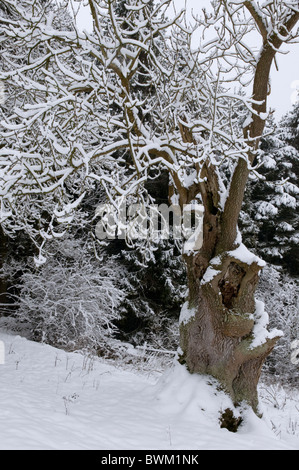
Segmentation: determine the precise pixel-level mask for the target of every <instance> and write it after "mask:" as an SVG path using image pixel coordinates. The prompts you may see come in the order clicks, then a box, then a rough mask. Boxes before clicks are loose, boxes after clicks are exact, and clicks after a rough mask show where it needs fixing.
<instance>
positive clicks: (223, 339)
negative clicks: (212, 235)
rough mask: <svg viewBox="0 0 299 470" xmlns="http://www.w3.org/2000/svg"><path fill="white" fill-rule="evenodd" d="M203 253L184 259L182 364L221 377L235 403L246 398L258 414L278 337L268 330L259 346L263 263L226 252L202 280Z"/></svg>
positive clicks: (199, 371)
mask: <svg viewBox="0 0 299 470" xmlns="http://www.w3.org/2000/svg"><path fill="white" fill-rule="evenodd" d="M200 256H202V254H198V255H197V256H186V257H185V260H186V264H187V269H188V279H189V297H188V300H187V303H186V304H185V306H184V315H183V316H182V318H181V324H180V338H181V342H180V347H181V355H180V362H181V363H182V364H186V366H187V368H188V370H189V371H190V372H191V373H199V374H205V375H211V376H212V377H214V378H216V379H217V380H218V381H219V383H220V384H221V385H222V386H223V389H224V390H225V391H226V392H227V393H229V395H230V396H231V398H232V400H233V402H234V403H235V405H236V406H237V405H239V404H241V402H243V401H246V402H247V403H248V404H249V405H250V406H251V407H252V408H253V409H254V411H255V412H256V413H257V414H258V395H257V385H258V382H259V378H260V373H261V368H262V365H263V363H264V361H265V359H266V357H267V356H268V355H269V354H270V352H271V351H272V349H273V348H274V346H275V344H276V342H277V340H278V339H279V335H275V336H273V335H267V334H266V332H265V339H264V341H262V342H260V343H257V344H256V345H254V340H255V335H254V327H255V325H256V322H257V318H256V315H255V313H256V302H255V298H254V293H255V289H256V286H257V283H258V280H259V272H260V270H261V265H260V263H259V262H258V260H256V259H255V258H253V261H252V262H244V261H240V259H238V258H237V257H236V256H235V255H234V252H233V251H232V252H231V253H229V252H226V253H223V254H222V255H221V256H219V257H217V258H215V259H214V261H212V263H210V265H209V268H208V270H206V272H205V275H204V276H203V277H202V278H201V279H200V278H199V277H198V259H197V258H198V257H200ZM186 312H187V314H186ZM267 336H268V337H267Z"/></svg>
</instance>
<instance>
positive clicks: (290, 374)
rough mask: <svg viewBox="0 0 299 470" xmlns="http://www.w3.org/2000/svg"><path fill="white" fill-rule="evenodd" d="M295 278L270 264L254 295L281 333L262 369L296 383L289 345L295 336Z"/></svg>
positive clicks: (298, 371) (298, 320)
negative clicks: (263, 305)
mask: <svg viewBox="0 0 299 470" xmlns="http://www.w3.org/2000/svg"><path fill="white" fill-rule="evenodd" d="M298 287H299V286H298V279H296V278H295V279H294V278H291V277H290V276H289V275H287V274H285V273H283V272H280V271H279V270H277V268H275V267H274V266H271V265H270V266H268V267H267V268H265V270H264V272H263V274H262V277H261V281H260V284H259V289H258V292H257V296H258V297H259V298H260V299H261V300H262V301H263V302H264V303H265V306H266V311H267V312H268V313H269V315H270V318H271V326H275V327H278V328H279V329H281V330H282V331H283V333H284V336H283V337H282V338H281V339H280V340H279V342H278V344H277V346H276V348H275V350H274V351H273V353H272V354H271V355H270V357H269V359H268V360H267V363H266V367H265V371H266V372H267V374H269V376H271V375H272V376H274V377H276V378H277V379H279V381H280V382H282V383H289V384H292V385H296V386H297V385H298V383H299V367H298V364H295V363H294V361H292V344H293V342H294V341H298V339H299V316H298V309H299V289H298Z"/></svg>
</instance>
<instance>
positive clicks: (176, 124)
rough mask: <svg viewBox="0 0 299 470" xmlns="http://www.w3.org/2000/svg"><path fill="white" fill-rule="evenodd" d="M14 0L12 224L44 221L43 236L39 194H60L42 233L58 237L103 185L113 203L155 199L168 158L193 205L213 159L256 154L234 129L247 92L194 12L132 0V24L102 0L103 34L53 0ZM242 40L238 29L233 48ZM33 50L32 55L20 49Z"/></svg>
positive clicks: (96, 6)
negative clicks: (72, 18) (195, 23)
mask: <svg viewBox="0 0 299 470" xmlns="http://www.w3.org/2000/svg"><path fill="white" fill-rule="evenodd" d="M6 3H7V4H8V5H9V6H10V7H11V8H12V9H13V11H14V14H15V18H16V19H15V20H11V19H9V20H6V19H5V16H2V18H0V19H1V24H2V30H3V36H2V44H3V48H5V53H4V54H3V55H2V60H1V69H2V72H1V76H0V78H1V79H2V80H3V81H4V82H5V84H6V87H7V93H8V96H9V97H12V96H13V97H15V96H18V99H15V103H14V106H11V107H10V108H9V109H8V110H5V111H6V112H4V115H3V119H2V121H1V126H2V136H3V146H2V148H1V150H0V156H1V188H0V195H1V201H2V205H1V221H2V223H3V224H5V225H6V226H7V227H11V225H15V224H18V225H19V226H21V227H22V228H24V229H26V230H28V229H29V228H30V227H31V228H32V227H33V228H32V230H33V234H34V229H36V227H34V222H33V221H34V220H36V219H38V211H37V212H36V213H35V211H34V208H35V203H34V201H35V200H36V199H37V200H39V197H40V198H42V199H43V201H45V200H46V199H47V198H49V197H50V201H51V204H52V207H51V208H50V213H51V215H52V218H51V220H50V221H49V222H48V223H46V224H45V225H46V228H45V229H43V230H44V231H43V232H42V236H43V238H47V237H50V236H55V233H56V230H55V229H56V226H57V223H65V222H69V221H70V218H71V216H72V214H73V212H74V210H75V209H76V208H77V207H78V205H79V204H80V202H81V201H82V197H84V192H85V191H86V190H89V189H90V188H91V187H92V186H93V184H94V181H97V182H99V183H100V184H101V185H102V186H103V187H104V188H105V190H106V191H107V193H108V194H109V197H110V199H111V200H112V199H113V200H114V201H120V200H121V201H123V200H124V199H125V198H127V197H128V195H130V194H135V200H136V198H137V200H139V201H141V202H145V203H148V202H149V201H150V200H151V199H150V197H149V195H148V193H147V191H146V190H145V189H144V182H145V181H146V180H147V179H148V177H149V172H150V171H151V169H152V168H157V167H159V166H160V165H162V164H163V166H164V167H166V168H167V169H168V171H169V172H170V175H171V178H172V181H173V185H174V187H175V188H176V189H175V191H176V192H178V193H179V194H180V199H181V203H187V202H189V201H190V200H192V199H193V198H194V197H195V196H196V194H197V193H198V192H199V188H200V181H201V169H202V165H203V163H204V162H206V161H209V162H210V163H213V164H216V165H219V164H221V162H222V161H223V159H225V158H232V159H236V158H239V157H240V156H241V157H242V158H245V159H246V158H247V157H246V151H247V146H246V145H245V144H244V142H243V139H242V138H241V137H242V133H241V134H240V128H239V131H237V128H236V133H235V131H234V128H235V127H236V123H237V121H238V120H239V118H240V116H239V115H238V119H237V114H238V113H236V112H235V111H236V110H237V109H239V103H240V102H244V101H245V99H244V98H241V97H240V96H235V95H232V93H231V92H229V91H228V90H226V89H225V86H224V84H225V80H224V82H223V77H222V75H226V73H227V71H226V70H225V68H224V66H222V67H220V71H219V73H218V72H217V73H216V75H215V74H214V72H213V70H212V69H213V63H214V62H215V60H216V58H217V57H216V58H215V57H214V55H215V54H216V52H217V51H218V53H219V57H218V60H220V59H221V56H222V55H223V51H222V52H219V48H218V45H217V44H216V45H215V44H214V43H213V45H211V44H210V43H209V41H208V42H207V44H206V45H205V46H200V48H199V49H197V50H193V48H192V47H191V42H192V32H193V31H192V30H190V29H187V26H186V24H185V23H184V18H183V15H182V14H179V15H177V17H176V18H175V19H174V20H171V21H169V20H167V18H166V16H165V13H164V12H165V10H166V9H167V7H168V6H169V3H170V2H169V1H163V2H162V3H161V4H159V5H158V6H156V7H155V8H153V7H152V5H150V4H149V3H148V2H142V1H140V0H131V1H129V2H128V4H127V6H126V9H127V11H128V14H127V18H126V21H125V22H124V21H123V18H122V17H120V16H118V13H117V10H116V11H115V9H114V2H112V1H111V0H105V1H94V0H92V1H90V2H89V5H90V9H91V13H92V16H93V21H94V31H93V32H92V33H88V32H84V33H82V32H80V31H78V29H77V28H76V26H74V25H73V26H72V27H69V28H68V29H66V28H63V27H62V26H61V24H58V25H57V22H56V21H55V18H56V16H57V15H59V14H60V12H61V10H59V11H55V9H54V10H53V11H52V12H51V11H50V12H49V11H48V10H47V9H45V7H44V4H43V3H42V2H39V1H37V2H34V5H32V8H31V9H30V8H29V3H31V2H27V1H24V2H21V3H20V2H15V1H9V2H4V4H6ZM53 8H54V7H53ZM220 20H221V17H220V19H219V18H218V21H220ZM238 39H240V37H238ZM219 41H220V39H219ZM220 43H221V41H220ZM236 43H237V38H236V37H234V36H232V37H231V43H230V44H228V45H227V46H228V50H229V49H230V47H234V46H236ZM219 47H220V46H219ZM220 49H221V47H220ZM26 50H27V55H26V54H25V55H26V57H25V58H24V60H21V59H20V56H19V52H16V51H26ZM23 55H24V52H23V53H22V56H23ZM247 66H248V64H247V65H246V67H247ZM20 94H21V96H19V95H20ZM9 99H10V98H9ZM248 107H249V108H250V106H249V104H248ZM234 112H235V114H234ZM234 116H235V117H234ZM238 134H239V135H238ZM4 142H5V144H4ZM128 154H129V157H128ZM194 168H195V169H196V171H194ZM221 188H222V189H221V190H222V191H223V196H225V188H223V187H221ZM38 195H40V196H39V197H38ZM28 199H30V202H29V203H27V200H28ZM37 206H38V205H37ZM21 208H22V209H21ZM28 214H30V216H31V219H32V220H31V223H29V222H28V221H27V219H28ZM25 215H26V216H27V219H26V216H25Z"/></svg>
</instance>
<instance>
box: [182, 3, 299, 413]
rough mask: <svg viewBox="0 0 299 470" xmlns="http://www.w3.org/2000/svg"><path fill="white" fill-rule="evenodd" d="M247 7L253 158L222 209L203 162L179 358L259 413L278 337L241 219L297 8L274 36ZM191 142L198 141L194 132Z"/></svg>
mask: <svg viewBox="0 0 299 470" xmlns="http://www.w3.org/2000/svg"><path fill="white" fill-rule="evenodd" d="M244 5H245V6H247V8H248V9H249V11H251V13H254V18H255V20H256V22H257V24H258V27H259V29H260V31H261V34H262V37H263V41H264V43H263V48H262V51H261V54H260V57H259V60H258V62H257V65H256V70H255V77H254V85H253V98H254V100H255V103H254V104H253V110H254V113H253V114H252V119H251V121H250V124H249V125H248V127H247V128H245V129H244V137H245V139H246V140H247V143H248V145H249V149H250V150H249V152H248V161H245V159H244V158H240V159H239V161H238V163H237V165H236V167H235V170H234V172H233V175H232V177H231V183H230V188H229V194H228V197H227V199H226V202H225V205H224V208H221V207H220V204H219V202H220V201H219V187H218V186H219V185H218V182H217V181H218V180H217V174H216V172H215V171H214V169H213V166H212V165H210V166H209V164H208V163H205V165H204V167H203V170H202V174H201V179H202V181H204V182H203V183H201V184H200V187H199V188H197V190H198V191H197V192H198V193H199V192H200V193H201V196H202V200H203V204H204V207H205V214H204V225H203V232H204V233H203V246H202V248H201V250H200V251H199V252H197V253H193V254H190V255H184V258H185V262H186V266H187V273H188V285H189V294H188V298H187V302H186V303H185V305H184V307H183V309H182V315H181V321H180V349H181V351H180V356H179V360H180V362H181V363H182V364H185V365H186V366H187V368H188V370H189V371H190V372H191V373H199V374H206V375H210V376H212V377H214V378H216V379H217V380H218V381H219V382H220V384H221V385H222V387H223V389H224V390H225V391H226V392H227V393H229V395H230V396H231V398H232V400H233V402H234V403H235V405H239V404H240V403H242V402H243V401H245V402H247V403H248V404H249V405H250V406H251V407H252V408H253V410H254V411H255V412H256V413H257V414H259V410H258V394H257V385H258V382H259V378H260V374H261V369H262V366H263V363H264V361H265V359H266V358H267V356H268V355H269V354H270V353H271V351H272V350H273V348H274V346H275V344H276V342H277V341H278V339H279V338H280V334H279V332H277V331H274V332H272V333H268V332H267V330H266V328H265V320H262V324H260V321H261V318H260V314H261V312H259V311H258V309H257V307H258V304H257V302H256V301H255V290H256V287H257V284H258V280H259V273H260V271H261V269H262V266H263V264H262V263H261V260H259V259H258V258H257V257H255V256H254V255H252V254H250V253H249V252H248V251H246V249H245V247H244V246H241V241H240V240H238V236H237V235H238V219H239V214H240V211H241V207H242V202H243V198H244V192H245V187H246V183H247V180H248V176H249V172H250V168H249V167H250V165H251V164H252V163H253V161H254V158H255V151H256V150H257V149H258V147H259V143H260V139H261V137H262V135H263V132H264V127H265V119H266V111H267V96H268V94H269V78H270V71H271V66H272V64H273V61H274V58H275V55H276V52H277V50H278V49H279V48H280V47H281V45H282V44H283V37H287V36H288V32H289V31H291V29H292V28H293V27H294V26H295V24H296V23H297V22H298V20H299V13H294V14H293V16H292V17H290V18H289V20H288V22H287V24H286V25H284V27H282V28H281V30H280V32H279V33H280V34H279V35H277V33H273V34H272V36H268V31H267V30H266V28H265V26H264V24H263V21H262V18H261V17H259V14H258V12H257V11H255V10H254V11H253V10H252V4H251V3H250V2H244ZM188 141H190V142H192V136H191V137H189V138H188ZM193 193H194V194H195V193H196V190H195V191H193ZM240 249H241V251H242V252H243V255H241V256H240ZM244 249H245V255H246V256H245V257H244ZM257 329H258V331H259V338H258V339H257V338H256V331H257ZM261 331H262V335H261V336H260V333H261Z"/></svg>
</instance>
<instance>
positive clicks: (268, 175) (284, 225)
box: [241, 106, 299, 275]
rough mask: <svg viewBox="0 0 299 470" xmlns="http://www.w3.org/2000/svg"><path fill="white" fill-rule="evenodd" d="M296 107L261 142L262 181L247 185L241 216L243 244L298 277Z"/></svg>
mask: <svg viewBox="0 0 299 470" xmlns="http://www.w3.org/2000/svg"><path fill="white" fill-rule="evenodd" d="M296 112H297V114H298V106H297V110H296V107H294V110H293V111H292V113H290V114H288V115H287V116H285V117H284V118H283V119H282V121H281V123H280V124H279V126H275V125H274V123H273V122H272V125H273V127H268V130H269V132H271V134H270V135H268V136H267V137H265V138H264V139H263V141H262V145H261V149H262V156H261V165H262V166H261V168H260V169H259V173H260V177H259V178H254V179H252V180H251V181H250V182H249V184H248V189H247V194H246V197H245V200H244V205H243V212H242V213H241V227H242V233H243V237H244V240H245V241H246V243H248V244H249V246H250V247H251V248H254V249H255V250H256V251H257V253H258V254H259V255H260V256H262V257H263V258H264V259H266V260H267V261H269V262H271V263H275V264H278V265H282V266H284V268H286V269H287V270H288V271H289V272H290V273H292V274H295V275H297V274H298V261H299V252H298V242H299V218H298V207H299V165H298V161H299V151H298V149H297V148H295V147H294V146H293V145H290V139H292V142H295V140H296V138H297V136H298V128H294V126H291V125H290V117H291V115H294V114H296Z"/></svg>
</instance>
